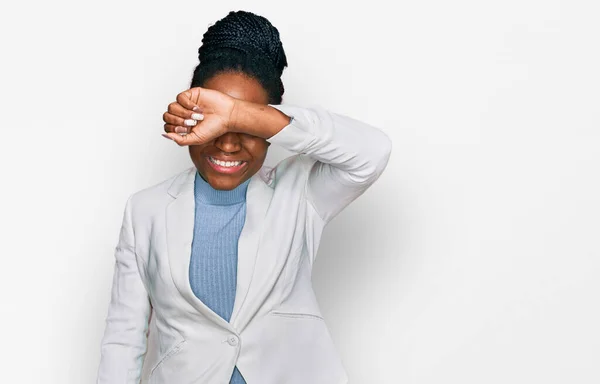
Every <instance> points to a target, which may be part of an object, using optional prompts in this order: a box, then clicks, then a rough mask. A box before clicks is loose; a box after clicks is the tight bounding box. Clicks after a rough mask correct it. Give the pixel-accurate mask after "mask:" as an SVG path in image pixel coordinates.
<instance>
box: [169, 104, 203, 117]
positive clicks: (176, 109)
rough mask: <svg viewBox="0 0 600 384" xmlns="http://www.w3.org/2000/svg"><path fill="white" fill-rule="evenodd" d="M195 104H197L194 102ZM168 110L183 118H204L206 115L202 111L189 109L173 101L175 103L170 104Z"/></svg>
mask: <svg viewBox="0 0 600 384" xmlns="http://www.w3.org/2000/svg"><path fill="white" fill-rule="evenodd" d="M194 106H195V104H194ZM167 111H168V113H170V114H171V115H174V116H177V117H180V118H182V119H188V120H204V115H203V114H202V112H201V111H190V110H188V109H185V108H184V107H183V106H182V105H181V104H179V103H178V102H173V103H171V104H169V107H168V108H167Z"/></svg>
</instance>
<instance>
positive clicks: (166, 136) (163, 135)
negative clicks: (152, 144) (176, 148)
mask: <svg viewBox="0 0 600 384" xmlns="http://www.w3.org/2000/svg"><path fill="white" fill-rule="evenodd" d="M161 135H162V137H164V138H165V139H169V140H173V139H171V138H170V137H169V136H168V135H166V134H164V133H161Z"/></svg>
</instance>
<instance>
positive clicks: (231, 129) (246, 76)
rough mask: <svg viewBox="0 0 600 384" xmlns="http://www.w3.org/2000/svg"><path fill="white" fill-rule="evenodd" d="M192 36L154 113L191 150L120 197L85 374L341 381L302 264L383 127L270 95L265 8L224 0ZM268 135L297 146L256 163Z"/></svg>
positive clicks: (364, 182) (349, 192)
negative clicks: (169, 98)
mask: <svg viewBox="0 0 600 384" xmlns="http://www.w3.org/2000/svg"><path fill="white" fill-rule="evenodd" d="M202 42H203V44H202V46H201V47H200V49H199V58H200V64H199V65H198V67H197V68H196V70H195V71H194V75H193V79H192V83H191V88H190V89H189V90H187V91H185V92H182V93H180V94H179V95H178V96H177V101H176V102H173V103H172V104H170V105H169V107H168V112H166V113H165V114H164V115H163V120H164V121H165V123H166V124H165V132H166V133H165V134H164V136H165V137H167V138H169V139H171V140H174V141H175V142H176V143H177V144H178V145H180V146H184V145H185V146H188V148H189V153H190V157H191V160H192V162H193V164H194V166H193V167H190V168H188V169H186V170H184V171H183V172H180V173H178V174H176V175H174V176H172V177H170V178H169V179H167V180H165V181H163V182H161V183H159V184H156V185H154V186H151V187H148V188H145V189H143V190H140V191H138V192H136V193H134V194H132V195H131V196H130V197H129V199H128V201H127V203H126V207H125V212H124V216H123V224H122V227H121V232H120V237H119V241H118V245H117V247H116V252H115V257H116V262H115V270H114V278H113V286H112V296H111V301H110V304H109V309H108V316H107V318H106V329H105V333H104V337H103V339H102V346H101V355H102V357H101V362H100V367H99V371H98V383H99V384H101V383H102V384H116V383H132V384H133V383H136V384H137V383H140V380H141V382H142V383H153V384H192V383H197V384H217V383H218V384H223V383H236V384H237V383H247V384H337V383H340V384H341V383H346V382H347V374H346V371H345V369H344V366H343V364H342V362H341V361H340V358H339V356H338V353H337V351H336V348H335V346H334V344H333V342H332V339H331V337H330V334H329V332H328V329H327V326H326V324H325V322H324V320H323V317H322V315H321V312H320V310H319V306H318V304H317V301H316V298H315V295H314V292H313V289H312V285H311V270H312V266H313V263H314V260H315V256H316V254H317V249H318V247H319V242H320V238H321V233H322V231H323V228H324V227H325V225H326V224H327V223H328V222H329V221H330V220H331V219H332V218H333V217H335V216H336V215H337V214H338V213H339V212H340V211H341V210H342V209H344V208H345V207H346V206H347V205H348V204H350V203H351V202H352V201H353V200H355V199H356V198H357V197H358V196H360V195H361V194H362V193H364V192H365V190H366V189H367V188H369V187H370V186H371V185H372V184H373V183H374V182H375V180H377V178H378V177H379V176H380V175H381V173H382V172H383V170H384V168H385V167H386V164H387V162H388V158H389V156H390V151H391V142H390V140H389V138H388V136H387V135H386V134H384V133H383V132H382V131H381V130H379V129H377V128H375V127H372V126H370V125H368V124H365V123H363V122H360V121H358V120H355V119H353V118H350V117H347V116H343V115H340V114H336V113H333V112H329V111H327V110H325V109H323V108H321V107H312V108H301V107H299V106H293V105H287V104H283V105H282V104H281V101H282V95H283V92H284V87H283V85H282V83H281V74H282V72H283V69H284V67H285V66H287V61H286V56H285V53H284V51H283V47H282V44H281V41H280V40H279V33H278V31H277V29H276V28H275V27H273V26H272V25H271V23H270V22H269V21H268V20H267V19H265V18H264V17H261V16H258V15H256V14H253V13H250V12H244V11H238V12H230V13H229V14H228V15H227V16H226V17H225V18H223V19H222V20H220V21H218V22H217V23H215V24H214V25H212V26H211V27H209V28H208V31H207V32H206V33H205V35H204V37H203V40H202ZM271 143H275V144H278V145H280V146H282V147H283V148H286V149H288V150H290V151H292V152H295V153H296V154H295V155H293V156H291V157H288V158H287V159H285V160H282V161H281V162H279V163H278V164H277V166H275V167H274V168H269V167H266V166H264V165H263V162H264V160H265V157H266V154H267V149H268V147H269V145H270V144H271ZM150 344H153V345H155V347H154V348H150V347H148V346H149V345H150Z"/></svg>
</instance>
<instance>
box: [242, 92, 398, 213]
mask: <svg viewBox="0 0 600 384" xmlns="http://www.w3.org/2000/svg"><path fill="white" fill-rule="evenodd" d="M237 107H238V108H237V110H238V111H239V112H237V113H236V115H235V116H234V121H235V127H234V128H233V129H234V130H237V131H240V132H245V133H248V134H252V135H255V136H261V137H264V138H266V140H267V141H268V142H270V143H275V144H278V145H280V146H282V147H283V148H285V149H287V150H289V151H292V152H295V153H302V154H306V155H308V156H309V157H311V158H313V159H315V160H316V162H315V163H314V164H313V166H312V168H311V170H310V174H309V177H308V179H307V185H306V188H307V198H308V199H309V201H310V203H311V204H312V205H313V207H314V208H315V210H316V211H317V213H318V214H319V216H320V217H321V219H322V220H323V221H324V222H325V223H327V222H329V221H330V220H331V219H332V218H333V217H335V216H336V215H337V214H338V213H339V212H340V211H341V210H342V209H344V207H346V206H347V205H348V204H350V203H351V202H352V201H354V200H355V199H356V198H357V197H359V196H360V195H361V194H362V193H364V191H366V190H367V188H369V186H371V185H372V184H373V183H374V182H375V180H377V178H379V176H380V175H381V173H382V172H383V170H384V169H385V167H386V166H387V163H388V159H389V157H390V153H391V149H392V143H391V140H390V138H389V137H388V136H387V135H386V134H385V133H384V132H383V131H382V130H380V129H378V128H375V127H373V126H371V125H369V124H366V123H364V122H361V121H359V120H356V119H354V118H351V117H348V116H344V115H341V114H337V113H333V112H330V111H327V110H325V109H324V108H322V107H319V106H313V107H311V108H301V107H298V106H295V105H289V104H281V105H273V104H269V105H268V106H261V105H260V104H253V103H247V102H242V103H240V104H239V105H238V106H237ZM269 107H271V108H269Z"/></svg>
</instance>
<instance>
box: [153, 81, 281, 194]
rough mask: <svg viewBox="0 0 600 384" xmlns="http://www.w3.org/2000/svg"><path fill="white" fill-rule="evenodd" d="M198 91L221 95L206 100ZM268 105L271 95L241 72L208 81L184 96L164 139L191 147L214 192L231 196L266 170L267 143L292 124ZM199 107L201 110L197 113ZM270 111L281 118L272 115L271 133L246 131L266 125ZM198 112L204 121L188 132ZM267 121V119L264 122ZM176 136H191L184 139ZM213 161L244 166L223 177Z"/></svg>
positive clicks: (171, 116) (168, 118)
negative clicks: (210, 91)
mask: <svg viewBox="0 0 600 384" xmlns="http://www.w3.org/2000/svg"><path fill="white" fill-rule="evenodd" d="M196 90H200V91H202V90H215V91H218V92H220V93H221V94H216V93H210V94H208V92H205V93H204V94H203V95H204V96H203V95H200V96H197V95H196V93H195V91H196ZM222 94H224V95H227V96H229V97H225V96H223V95H222ZM242 101H243V102H242ZM268 103H269V98H268V94H267V92H266V90H265V89H264V88H263V87H262V86H261V84H260V83H259V82H258V81H257V80H256V79H254V78H252V77H249V76H247V75H245V74H243V73H240V72H223V73H219V74H217V75H215V76H213V77H212V78H210V79H209V80H207V81H206V82H205V83H204V85H203V87H202V88H199V87H198V88H192V89H190V90H189V91H186V92H182V93H181V94H180V95H178V98H177V102H174V103H171V104H170V105H169V109H168V112H167V113H165V114H164V115H163V120H164V121H165V122H166V124H165V132H167V133H170V134H168V135H164V136H165V137H167V136H168V138H170V139H172V140H175V141H176V142H177V143H178V144H179V145H189V153H190V157H191V159H192V162H193V163H194V165H195V166H196V169H198V172H199V173H200V175H201V176H202V178H203V179H204V180H206V181H207V182H208V183H209V184H210V185H211V186H212V187H213V188H215V189H219V190H231V189H234V188H236V187H237V186H239V185H240V184H241V183H243V182H244V181H246V180H248V179H249V178H250V177H252V175H254V174H255V173H256V172H258V170H260V168H261V167H262V166H263V163H264V161H265V158H266V156H267V150H268V147H269V145H270V143H269V142H267V141H266V138H268V137H271V136H272V135H273V134H274V133H276V132H277V131H278V130H279V129H281V128H282V127H283V126H285V125H287V123H288V122H289V117H287V116H286V115H284V114H282V113H280V112H279V111H277V110H275V109H274V108H272V107H270V106H268V105H266V104H268ZM194 106H200V108H196V111H193V110H192V108H193V107H194ZM267 108H268V109H271V110H275V111H276V112H273V111H271V114H272V115H271V120H269V121H264V122H262V126H263V127H265V129H262V128H261V130H260V131H259V130H256V129H255V128H250V127H248V129H244V125H248V123H250V122H252V123H253V124H254V125H256V124H257V123H258V124H261V122H260V120H258V118H257V116H258V115H256V113H263V112H264V111H265V110H266V109H267ZM196 112H199V113H202V114H203V119H202V120H201V121H198V124H197V125H196V126H194V127H186V125H185V123H184V119H191V118H193V117H192V114H193V113H196ZM275 113H278V116H275ZM263 116H264V113H263V114H261V115H260V119H262V118H263ZM273 117H275V118H278V119H279V120H274V118H273ZM283 117H285V119H283ZM236 122H237V123H239V124H236ZM271 122H273V123H271ZM269 126H271V128H269ZM175 132H178V133H183V132H185V133H186V134H185V136H181V135H180V134H176V133H175ZM209 157H212V158H216V159H219V160H223V161H240V160H241V161H243V162H244V163H243V165H242V166H241V167H239V170H237V168H236V171H235V172H232V173H228V172H222V171H219V170H218V169H215V167H214V166H212V165H211V163H210V160H209Z"/></svg>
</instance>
